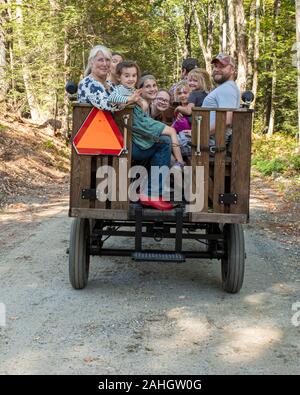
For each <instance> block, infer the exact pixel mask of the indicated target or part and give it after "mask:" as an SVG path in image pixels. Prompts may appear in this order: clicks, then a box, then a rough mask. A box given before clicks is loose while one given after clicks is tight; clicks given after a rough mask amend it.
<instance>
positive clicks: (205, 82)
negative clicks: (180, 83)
mask: <svg viewBox="0 0 300 395" xmlns="http://www.w3.org/2000/svg"><path fill="white" fill-rule="evenodd" d="M188 77H195V79H196V80H197V81H198V82H199V85H200V86H201V88H200V89H202V90H203V91H205V92H207V93H208V92H210V90H211V86H212V85H211V79H210V75H209V74H208V72H207V71H206V70H205V69H193V70H191V71H190V72H189V73H188Z"/></svg>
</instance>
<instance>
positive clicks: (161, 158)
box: [131, 136, 171, 196]
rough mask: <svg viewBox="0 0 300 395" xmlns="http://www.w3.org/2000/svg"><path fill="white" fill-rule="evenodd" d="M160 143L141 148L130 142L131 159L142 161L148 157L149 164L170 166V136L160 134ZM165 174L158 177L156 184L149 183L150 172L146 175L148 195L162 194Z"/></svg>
mask: <svg viewBox="0 0 300 395" xmlns="http://www.w3.org/2000/svg"><path fill="white" fill-rule="evenodd" d="M159 139H160V141H161V143H154V144H153V145H152V147H151V148H149V149H146V150H143V149H140V148H139V147H138V146H137V145H136V144H134V143H132V154H131V156H132V159H133V160H137V161H140V160H141V161H142V160H145V159H150V165H151V166H159V167H160V166H167V167H169V166H170V161H171V138H170V137H169V136H160V138H159ZM165 178H166V174H165V173H163V174H161V176H160V177H159V183H158V185H156V184H155V185H151V177H150V174H149V176H148V196H162V192H163V185H164V181H165Z"/></svg>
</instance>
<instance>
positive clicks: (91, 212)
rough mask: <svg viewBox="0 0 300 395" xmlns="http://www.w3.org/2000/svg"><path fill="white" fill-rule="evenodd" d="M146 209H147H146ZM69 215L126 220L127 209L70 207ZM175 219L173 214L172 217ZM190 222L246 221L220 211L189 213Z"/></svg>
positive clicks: (240, 215) (231, 222)
mask: <svg viewBox="0 0 300 395" xmlns="http://www.w3.org/2000/svg"><path fill="white" fill-rule="evenodd" d="M147 211H148V210H147ZM158 213H159V214H161V216H162V217H163V216H165V215H167V212H158V211H157V210H156V214H158ZM70 216H71V217H79V218H92V219H114V220H120V221H121V220H128V219H129V217H128V211H127V210H106V209H97V208H95V209H90V208H72V209H71V210H70ZM173 220H174V221H175V216H174V218H173ZM190 221H191V222H199V223H220V224H245V223H247V222H248V219H247V215H246V214H220V213H191V214H190Z"/></svg>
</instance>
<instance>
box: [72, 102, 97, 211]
mask: <svg viewBox="0 0 300 395" xmlns="http://www.w3.org/2000/svg"><path fill="white" fill-rule="evenodd" d="M91 108H92V107H91V106H89V107H78V106H74V108H73V129H72V141H73V138H74V136H75V135H76V133H77V132H78V130H79V128H80V126H81V125H82V123H83V121H84V120H85V118H86V117H87V115H88V114H89V112H90V111H91ZM90 187H91V156H86V155H85V156H81V155H78V154H77V152H76V151H75V149H74V148H73V146H72V157H71V178H70V207H71V208H72V207H89V206H90V201H89V200H83V199H81V189H83V188H87V189H89V188H90Z"/></svg>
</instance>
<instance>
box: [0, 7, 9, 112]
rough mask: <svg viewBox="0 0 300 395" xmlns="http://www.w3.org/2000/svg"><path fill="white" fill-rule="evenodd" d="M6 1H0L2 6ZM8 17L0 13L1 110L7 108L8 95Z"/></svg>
mask: <svg viewBox="0 0 300 395" xmlns="http://www.w3.org/2000/svg"><path fill="white" fill-rule="evenodd" d="M4 3H5V1H4V0H0V6H2V5H4ZM5 19H6V15H5V14H4V11H2V13H0V81H1V84H0V108H3V109H4V108H5V100H6V93H7V89H8V85H7V79H6V47H5V31H4V23H5Z"/></svg>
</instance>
